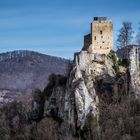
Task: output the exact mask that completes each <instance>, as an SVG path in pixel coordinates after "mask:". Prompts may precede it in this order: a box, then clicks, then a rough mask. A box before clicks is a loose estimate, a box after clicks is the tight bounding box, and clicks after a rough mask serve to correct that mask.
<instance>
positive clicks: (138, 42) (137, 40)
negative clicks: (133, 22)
mask: <svg viewBox="0 0 140 140" xmlns="http://www.w3.org/2000/svg"><path fill="white" fill-rule="evenodd" d="M136 42H137V44H138V45H140V22H139V29H138V34H137V36H136Z"/></svg>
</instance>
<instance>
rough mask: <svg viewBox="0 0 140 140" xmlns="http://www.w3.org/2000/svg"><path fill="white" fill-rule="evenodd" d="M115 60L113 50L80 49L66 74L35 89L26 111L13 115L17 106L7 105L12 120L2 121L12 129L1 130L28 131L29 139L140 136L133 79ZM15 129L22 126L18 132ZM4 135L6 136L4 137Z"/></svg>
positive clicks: (124, 138)
mask: <svg viewBox="0 0 140 140" xmlns="http://www.w3.org/2000/svg"><path fill="white" fill-rule="evenodd" d="M114 56H115V55H114ZM114 60H115V61H116V59H114V57H112V55H111V54H109V55H108V56H106V55H102V54H100V55H99V54H91V53H88V52H87V51H81V52H80V53H76V54H75V58H74V62H73V65H72V66H71V70H70V72H69V74H68V76H64V75H55V74H52V75H51V76H50V78H49V83H48V85H47V87H46V88H45V89H44V90H43V91H40V90H36V91H35V93H34V97H33V100H32V107H31V108H30V109H29V107H25V108H26V109H27V108H28V111H27V115H25V113H23V115H21V114H20V113H21V111H22V110H24V109H19V110H20V111H17V112H18V113H15V114H16V117H15V116H14V115H11V112H12V111H14V109H7V110H8V111H7V112H6V113H5V114H6V115H7V114H8V116H9V118H10V121H9V120H8V121H6V123H4V124H5V125H6V124H9V123H10V122H11V124H10V126H12V127H11V128H8V129H3V123H2V124H1V122H0V128H2V130H1V129H0V131H2V133H4V134H5V133H6V134H7V131H8V132H9V131H10V134H12V137H13V138H16V137H17V136H18V137H17V138H18V139H19V138H21V136H22V135H23V134H24V137H25V138H26V139H27V140H28V139H31V138H33V139H35V140H45V139H47V140H129V139H130V140H131V139H134V140H137V139H139V138H140V135H139V130H140V127H139V125H135V124H137V123H138V122H139V120H140V117H139V112H138V104H136V103H137V101H136V100H134V99H135V97H134V95H135V93H134V92H131V90H130V89H131V87H130V86H131V81H130V80H129V75H128V74H127V72H126V70H125V68H124V67H123V66H121V68H120V69H119V70H117V69H116V68H115V65H114ZM118 68H119V67H118ZM116 70H117V71H116ZM28 99H29V98H28ZM27 101H28V100H27ZM27 104H28V106H29V103H27ZM19 106H21V105H19ZM19 106H18V107H15V105H14V108H19ZM26 109H25V110H26ZM5 110H6V109H4V111H5ZM9 111H10V112H9ZM24 112H25V111H24ZM18 114H19V117H17V115H18ZM0 116H3V117H4V115H0ZM20 116H21V118H20ZM22 116H23V117H22ZM26 118H27V119H26ZM16 120H17V122H18V123H17V124H16V123H15V122H16ZM23 120H24V121H23ZM20 121H21V123H22V126H23V127H22V128H21V126H20V125H21V124H20ZM13 122H14V123H13ZM24 122H25V123H26V125H25V124H24ZM25 126H26V127H25ZM13 128H15V129H16V128H19V131H18V132H19V134H18V132H17V131H16V130H15V129H14V130H13ZM3 131H4V132H3ZM5 131H6V132H5ZM20 132H21V134H22V135H21V134H20ZM10 134H9V135H10ZM9 135H8V136H9ZM10 136H11V135H10ZM3 137H7V135H4V136H3V135H2V136H1V135H0V138H3ZM22 138H23V136H22Z"/></svg>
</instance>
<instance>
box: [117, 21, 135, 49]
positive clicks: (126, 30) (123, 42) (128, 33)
mask: <svg viewBox="0 0 140 140" xmlns="http://www.w3.org/2000/svg"><path fill="white" fill-rule="evenodd" d="M132 34H133V29H132V23H131V22H123V23H122V28H121V29H120V30H119V34H118V38H117V42H116V43H117V48H122V47H125V46H127V45H129V44H130V43H131V41H132V38H133V37H132Z"/></svg>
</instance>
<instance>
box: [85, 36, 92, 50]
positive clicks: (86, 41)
mask: <svg viewBox="0 0 140 140" xmlns="http://www.w3.org/2000/svg"><path fill="white" fill-rule="evenodd" d="M91 44H92V38H91V34H88V35H85V36H84V48H83V50H87V49H88V48H89V46H90V45H91Z"/></svg>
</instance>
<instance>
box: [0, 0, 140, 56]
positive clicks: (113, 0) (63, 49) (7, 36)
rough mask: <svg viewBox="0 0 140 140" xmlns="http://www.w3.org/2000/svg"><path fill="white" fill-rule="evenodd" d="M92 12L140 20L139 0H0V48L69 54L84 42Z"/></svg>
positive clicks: (135, 23) (116, 21)
mask: <svg viewBox="0 0 140 140" xmlns="http://www.w3.org/2000/svg"><path fill="white" fill-rule="evenodd" d="M94 16H106V17H108V18H109V19H111V20H112V21H113V24H114V40H115V39H116V34H117V33H118V30H119V28H120V27H121V23H122V22H123V21H131V22H133V28H134V30H137V28H138V22H140V0H0V52H5V51H12V50H33V51H38V52H41V53H45V54H50V55H55V56H60V57H65V58H72V57H73V53H74V52H76V51H80V49H81V48H82V46H83V36H84V35H85V34H88V33H89V32H90V23H91V22H92V19H93V17H94Z"/></svg>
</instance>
